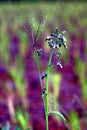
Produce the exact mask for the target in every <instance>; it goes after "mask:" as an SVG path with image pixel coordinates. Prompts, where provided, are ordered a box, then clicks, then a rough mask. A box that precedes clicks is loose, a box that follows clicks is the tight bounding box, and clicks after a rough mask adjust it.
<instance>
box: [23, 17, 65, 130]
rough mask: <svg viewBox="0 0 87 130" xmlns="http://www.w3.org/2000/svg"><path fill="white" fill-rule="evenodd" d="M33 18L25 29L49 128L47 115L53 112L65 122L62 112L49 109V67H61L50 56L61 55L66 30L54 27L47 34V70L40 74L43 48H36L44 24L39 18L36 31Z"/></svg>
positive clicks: (59, 63) (47, 128) (58, 56)
mask: <svg viewBox="0 0 87 130" xmlns="http://www.w3.org/2000/svg"><path fill="white" fill-rule="evenodd" d="M34 21H35V20H34V19H32V18H31V17H30V18H29V24H30V28H31V31H30V30H27V29H26V28H25V30H26V31H29V33H30V32H31V35H32V47H33V49H34V53H35V60H36V64H37V68H38V73H39V80H40V87H41V91H42V99H43V103H44V110H45V118H46V130H49V127H48V116H49V115H50V114H54V115H57V116H59V117H60V118H61V119H62V120H63V121H64V122H66V119H65V117H64V116H63V115H62V113H60V112H59V111H53V110H52V111H49V105H48V104H49V103H48V101H49V96H48V94H49V91H48V88H49V75H50V69H51V67H52V66H59V67H60V68H61V69H62V68H63V66H62V64H61V62H59V61H57V62H56V64H52V57H53V55H54V54H56V55H55V56H56V57H57V58H60V56H61V55H62V52H61V51H60V47H62V46H63V47H64V48H65V49H66V48H67V44H66V38H65V37H64V34H65V32H66V31H62V32H61V31H60V30H58V29H57V28H56V30H55V32H54V33H51V34H50V35H49V36H47V37H46V38H45V42H47V44H48V46H49V47H50V55H49V60H48V63H47V70H46V72H45V73H44V75H42V76H41V71H40V62H39V59H40V57H41V56H42V55H43V49H42V48H40V49H37V41H38V39H39V37H40V35H41V33H42V31H43V29H44V25H45V21H46V20H44V21H43V23H42V21H41V20H40V22H39V24H38V27H37V30H36V33H35V31H34ZM44 78H46V83H45V87H43V85H42V80H44Z"/></svg>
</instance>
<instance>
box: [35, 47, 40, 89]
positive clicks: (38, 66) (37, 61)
mask: <svg viewBox="0 0 87 130" xmlns="http://www.w3.org/2000/svg"><path fill="white" fill-rule="evenodd" d="M34 51H35V55H36V63H37V68H38V73H39V79H40V86H41V90H42V81H41V73H40V65H39V58H38V54H37V50H36V48H35V47H34Z"/></svg>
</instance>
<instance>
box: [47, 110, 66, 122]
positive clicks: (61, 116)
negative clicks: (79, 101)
mask: <svg viewBox="0 0 87 130" xmlns="http://www.w3.org/2000/svg"><path fill="white" fill-rule="evenodd" d="M48 114H54V115H57V116H59V117H60V118H61V119H62V120H63V121H64V122H66V119H65V117H64V116H63V114H62V113H60V112H59V111H50V112H49V113H48Z"/></svg>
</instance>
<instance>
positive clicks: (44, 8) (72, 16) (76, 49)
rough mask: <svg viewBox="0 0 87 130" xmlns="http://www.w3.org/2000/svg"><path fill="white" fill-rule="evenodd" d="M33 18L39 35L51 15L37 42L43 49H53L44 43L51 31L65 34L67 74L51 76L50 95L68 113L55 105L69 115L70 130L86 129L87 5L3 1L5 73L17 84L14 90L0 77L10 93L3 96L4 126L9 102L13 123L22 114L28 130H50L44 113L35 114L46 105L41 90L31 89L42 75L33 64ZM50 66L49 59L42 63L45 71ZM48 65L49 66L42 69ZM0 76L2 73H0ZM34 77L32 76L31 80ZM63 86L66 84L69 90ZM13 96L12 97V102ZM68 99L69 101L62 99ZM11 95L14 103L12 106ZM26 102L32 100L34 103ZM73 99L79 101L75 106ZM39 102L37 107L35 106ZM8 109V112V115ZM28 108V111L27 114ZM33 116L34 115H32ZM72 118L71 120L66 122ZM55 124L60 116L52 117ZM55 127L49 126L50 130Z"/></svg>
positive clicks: (0, 30) (0, 24)
mask: <svg viewBox="0 0 87 130" xmlns="http://www.w3.org/2000/svg"><path fill="white" fill-rule="evenodd" d="M30 17H31V18H34V31H35V32H36V30H37V27H38V23H39V21H40V19H41V20H42V22H44V20H45V19H46V17H47V19H46V21H45V25H44V28H43V31H42V34H41V36H40V38H39V41H38V47H41V48H44V49H46V52H47V51H48V52H49V50H48V49H47V46H46V43H45V37H46V36H48V35H49V34H50V33H51V32H54V31H55V28H56V27H58V28H59V29H60V30H66V38H67V44H68V49H67V50H64V49H61V50H62V52H63V55H62V57H61V60H62V62H63V64H64V65H63V66H65V67H64V69H63V70H62V71H61V70H59V71H58V70H56V72H55V73H53V72H52V73H51V74H50V80H51V81H52V82H51V83H52V88H53V93H51V92H50V97H52V94H54V97H55V99H56V103H57V104H58V106H59V102H60V104H61V105H62V106H63V110H64V111H65V113H64V111H62V109H61V108H59V107H58V106H56V103H54V106H56V108H55V109H60V111H61V112H62V113H63V114H64V115H65V116H66V113H67V115H68V117H70V118H71V122H70V128H71V130H77V125H78V130H85V129H86V120H87V116H86V114H85V113H86V110H87V94H86V91H87V79H86V77H87V68H86V65H87V5H86V3H85V2H74V3H72V2H56V3H50V2H46V3H44V2H39V3H27V4H26V3H19V4H17V3H16V4H15V3H14V4H8V3H3V4H1V5H0V68H1V67H2V66H3V67H4V68H5V69H6V73H8V75H11V78H12V83H13V84H15V91H14V90H13V89H12V88H10V87H11V84H10V85H9V82H10V81H9V80H8V78H7V77H6V76H5V77H6V78H5V79H3V78H2V76H0V86H1V93H2V89H3V88H2V83H3V84H4V85H3V86H4V88H5V89H4V90H3V92H4V93H5V92H6V91H7V93H6V94H7V99H8V100H7V99H6V98H4V95H3V94H1V96H0V114H1V115H0V116H1V120H0V122H1V123H2V124H4V123H3V122H4V120H5V117H6V114H4V113H2V109H3V107H2V101H4V102H6V105H7V103H8V102H10V100H11V106H12V109H11V106H10V105H7V106H8V107H7V109H8V111H9V113H10V117H8V120H10V121H12V123H13V124H15V123H14V122H16V121H15V120H16V119H15V118H14V116H15V115H17V117H18V118H17V120H18V121H19V122H20V124H21V125H22V127H23V128H24V126H25V125H26V126H27V127H30V126H31V128H32V129H33V130H37V129H38V130H39V129H41V128H42V130H44V128H45V125H44V123H43V122H44V117H43V116H42V115H44V113H43V112H42V115H38V112H37V113H34V111H37V109H38V111H39V110H40V105H39V104H42V102H41V100H40V99H37V98H38V94H39V95H40V93H41V92H40V90H38V89H37V90H33V89H32V87H29V86H31V85H32V86H33V84H32V83H31V82H34V78H35V76H36V72H37V71H36V69H34V68H33V66H34V67H35V65H33V64H34V56H33V55H34V53H33V50H32V49H31V47H30V43H32V39H31V37H30V33H31V32H28V31H30V30H28V31H27V29H29V23H30V19H29V18H30ZM23 26H25V27H26V28H24V27H23ZM29 48H30V49H29ZM48 52H47V54H48ZM31 58H32V59H31ZM45 63H47V58H46V57H43V58H42V59H41V70H42V71H45V70H46V65H45ZM43 64H44V67H42V65H43ZM32 70H34V71H32ZM26 73H28V74H26ZM29 74H30V75H29ZM0 75H2V73H1V70H0ZM25 75H26V76H25ZM29 76H30V77H29ZM52 76H53V78H52ZM31 77H32V78H31ZM29 78H31V80H30V79H29ZM4 80H6V82H4ZM64 85H67V86H65V87H64ZM8 86H10V87H8ZM50 89H51V88H50ZM32 91H34V92H32ZM50 91H51V90H50ZM9 95H10V96H11V99H10V98H8V97H9ZM31 95H32V96H31ZM34 96H35V97H36V98H35V97H34ZM63 96H64V97H65V98H63ZM12 97H13V99H14V100H13V103H12ZM34 98H35V100H34ZM68 99H70V100H68ZM78 99H79V100H78ZM17 100H18V102H17ZM27 100H29V102H28V101H27ZM73 100H74V103H73V102H72V101H73ZM35 101H36V102H37V104H35ZM20 102H21V103H20ZM18 104H22V105H21V107H20V108H19V107H18V106H17V105H18ZM32 104H33V105H32ZM22 106H23V107H22ZM49 106H50V107H51V106H52V103H51V104H49ZM7 109H5V111H6V110H7ZM33 109H34V110H33ZM24 110H26V112H25V113H24ZM32 110H33V112H32ZM41 110H42V109H41ZM28 113H30V115H29V114H28ZM3 115H4V116H3ZM27 115H28V116H27ZM37 115H38V116H40V118H41V120H42V123H41V122H40V120H39V119H38V118H36V117H37ZM29 117H30V121H29ZM68 117H67V116H66V118H68ZM6 118H7V117H6ZM24 119H26V120H24ZM6 120H7V119H6ZM6 120H5V122H6ZM50 120H51V119H50ZM35 121H36V122H37V123H41V125H40V126H37V125H36V124H35V126H36V127H34V123H35ZM52 121H53V122H54V124H56V123H55V122H56V119H55V118H52ZM29 122H30V123H29ZM30 124H31V125H30ZM60 124H61V122H60ZM55 126H56V125H54V126H52V127H54V130H59V129H62V130H66V128H65V126H64V125H63V124H62V125H61V126H60V125H59V123H58V125H57V129H56V127H55ZM62 126H63V127H62ZM52 127H50V130H51V129H52ZM52 130H53V129H52Z"/></svg>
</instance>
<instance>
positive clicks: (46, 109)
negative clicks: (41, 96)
mask: <svg viewBox="0 0 87 130" xmlns="http://www.w3.org/2000/svg"><path fill="white" fill-rule="evenodd" d="M53 52H54V49H53V48H52V51H51V53H50V56H49V61H48V66H47V77H46V103H45V116H46V130H48V129H49V128H48V84H49V72H50V64H51V60H52V55H53Z"/></svg>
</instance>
